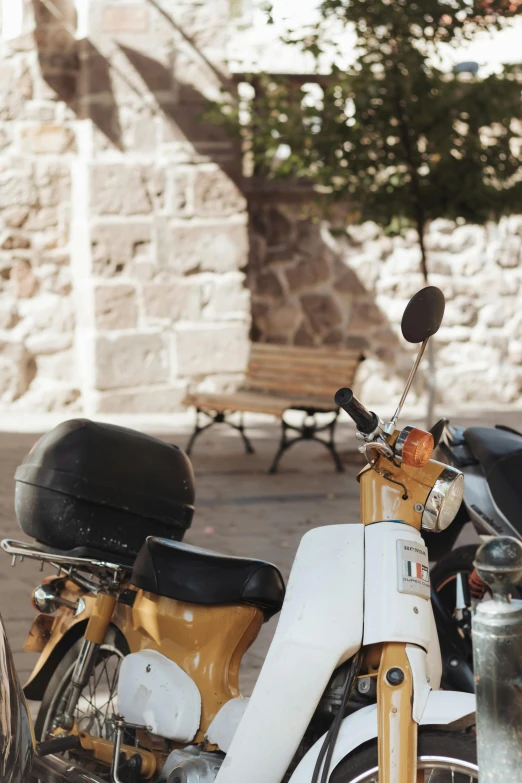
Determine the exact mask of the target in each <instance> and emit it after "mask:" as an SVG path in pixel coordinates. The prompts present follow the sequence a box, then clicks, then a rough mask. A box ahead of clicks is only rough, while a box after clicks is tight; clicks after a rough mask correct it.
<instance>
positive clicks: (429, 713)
mask: <svg viewBox="0 0 522 783" xmlns="http://www.w3.org/2000/svg"><path fill="white" fill-rule="evenodd" d="M474 713H475V696H474V695H473V694H471V693H459V692H457V691H431V692H430V694H429V696H428V700H427V702H426V708H425V710H424V713H423V715H422V719H421V722H420V725H421V726H433V725H439V726H449V725H450V724H452V723H456V722H457V721H461V720H462V719H463V718H469V719H470V721H472V716H473V715H474ZM325 736H326V735H323V736H322V737H321V738H320V739H319V740H318V741H317V742H316V743H315V745H314V746H313V747H312V748H311V749H310V750H309V751H308V753H307V754H306V756H305V757H304V758H303V759H302V760H301V763H300V764H299V766H298V767H297V769H296V770H295V772H294V774H293V775H292V777H291V778H290V783H310V780H311V779H312V775H313V771H314V767H315V764H316V761H317V757H318V755H319V751H320V750H321V747H322V745H323V742H324V738H325ZM376 738H377V705H376V704H370V706H369V707H364V708H363V709H362V710H358V711H357V712H354V713H352V715H349V716H348V717H347V718H345V719H344V720H343V722H342V724H341V728H340V731H339V737H338V739H337V743H336V745H335V750H334V754H333V758H332V765H331V770H332V771H333V770H334V769H335V767H336V766H337V765H338V764H339V763H340V762H341V761H342V760H343V759H344V758H346V756H348V755H349V754H350V753H352V752H353V751H354V750H356V749H357V748H358V747H360V746H361V745H363V744H364V743H365V742H368V741H369V740H373V739H376Z"/></svg>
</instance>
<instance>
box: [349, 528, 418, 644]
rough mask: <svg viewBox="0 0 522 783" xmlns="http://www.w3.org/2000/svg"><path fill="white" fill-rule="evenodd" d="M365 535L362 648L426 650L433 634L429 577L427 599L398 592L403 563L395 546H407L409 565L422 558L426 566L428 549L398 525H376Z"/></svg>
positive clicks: (415, 533) (410, 529)
mask: <svg viewBox="0 0 522 783" xmlns="http://www.w3.org/2000/svg"><path fill="white" fill-rule="evenodd" d="M364 531H365V552H366V555H365V558H366V564H365V576H364V581H365V586H364V640H363V644H364V645H365V646H367V645H370V644H378V643H380V642H405V643H407V644H417V645H419V647H423V648H424V649H425V650H428V648H429V646H430V642H431V638H432V631H433V621H432V614H433V613H432V609H431V602H430V600H429V573H426V580H427V590H426V593H427V597H421V596H419V595H415V594H411V593H405V592H400V581H401V579H402V573H403V571H402V567H403V563H402V562H401V561H400V558H399V550H398V542H401V541H402V542H405V544H404V546H407V545H408V546H409V548H410V551H411V554H410V555H409V556H410V557H411V562H412V563H416V561H417V560H420V559H422V558H425V560H426V563H427V549H426V546H425V544H424V541H423V540H422V537H421V535H420V533H419V532H418V531H417V530H415V528H413V527H411V526H410V525H405V524H401V523H400V522H375V523H374V524H372V525H366V526H365V527H364ZM406 542H408V544H406ZM419 581H420V580H419Z"/></svg>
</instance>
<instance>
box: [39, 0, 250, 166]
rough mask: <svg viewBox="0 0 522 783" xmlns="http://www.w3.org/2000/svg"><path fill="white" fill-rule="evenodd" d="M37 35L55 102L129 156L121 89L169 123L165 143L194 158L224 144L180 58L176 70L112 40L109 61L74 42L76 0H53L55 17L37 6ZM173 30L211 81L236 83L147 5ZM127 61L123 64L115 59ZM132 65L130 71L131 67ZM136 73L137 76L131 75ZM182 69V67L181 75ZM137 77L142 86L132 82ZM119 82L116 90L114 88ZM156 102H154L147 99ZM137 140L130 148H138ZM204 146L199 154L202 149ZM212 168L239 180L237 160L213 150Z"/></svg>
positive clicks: (163, 15)
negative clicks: (185, 147) (182, 147)
mask: <svg viewBox="0 0 522 783" xmlns="http://www.w3.org/2000/svg"><path fill="white" fill-rule="evenodd" d="M32 2H33V8H34V15H35V23H36V32H35V42H36V46H37V50H38V59H39V64H40V68H41V72H42V76H43V77H44V79H45V81H46V82H47V83H48V85H49V86H50V87H51V88H52V89H53V90H54V91H55V92H56V95H57V98H58V99H59V100H61V101H64V102H65V103H67V105H68V106H69V107H70V108H71V109H72V110H73V111H74V113H75V114H76V115H77V116H78V117H79V118H80V119H91V120H92V121H93V123H94V124H95V126H96V127H97V128H98V130H99V131H101V133H102V134H103V135H104V136H105V138H106V139H107V141H108V142H109V144H110V145H112V146H114V147H116V148H117V149H119V150H121V151H124V150H125V148H126V140H125V133H124V128H123V127H122V121H121V116H120V106H119V99H120V98H121V96H120V95H119V90H120V89H121V88H122V87H123V89H124V90H126V91H127V92H128V93H129V94H132V95H133V98H134V99H135V100H136V102H137V104H138V106H137V110H138V111H139V112H143V113H144V114H149V115H151V116H152V117H160V118H162V119H164V120H165V121H166V124H167V128H168V131H167V132H166V133H165V134H164V137H166V139H165V138H164V140H168V141H183V140H187V141H189V142H190V143H191V144H192V145H193V146H194V148H195V150H196V152H198V151H201V152H204V154H205V155H207V156H209V148H208V145H209V143H210V144H212V142H216V141H217V142H220V141H223V140H225V141H227V142H230V143H231V140H230V138H229V137H226V136H224V130H223V129H222V128H220V127H218V126H217V125H213V124H211V123H209V122H204V121H203V120H202V115H203V113H204V111H205V108H206V104H207V99H206V97H205V96H204V95H202V93H201V92H199V91H198V89H197V88H196V87H195V86H194V85H192V84H189V83H187V82H184V81H182V80H180V79H178V78H177V74H176V67H175V66H176V63H175V53H173V61H172V67H167V66H166V65H165V64H164V63H162V62H160V60H158V59H156V58H155V57H153V56H151V54H149V53H144V52H143V51H139V50H137V49H134V48H132V47H130V46H128V45H123V44H121V43H116V42H113V47H112V49H113V56H111V57H110V58H108V57H107V56H106V55H104V54H103V53H102V52H101V51H100V49H98V48H97V47H96V46H95V44H94V43H93V41H92V40H89V39H82V40H77V39H76V38H75V29H76V24H77V15H76V11H75V6H74V0H55V3H54V5H55V8H56V12H57V13H56V14H53V13H52V12H51V11H50V10H49V9H48V8H47V7H46V6H45V5H44V4H43V2H42V0H32ZM147 2H148V4H149V5H150V6H151V7H153V8H154V9H155V10H156V11H157V13H158V14H159V15H160V16H161V18H163V19H164V20H165V21H166V22H167V23H168V24H169V25H170V26H171V27H172V29H173V32H174V33H175V34H176V35H177V36H178V37H181V38H182V39H183V40H184V41H185V42H186V43H188V44H189V45H190V47H191V48H192V50H193V53H194V57H195V58H196V59H198V60H199V61H201V62H202V63H203V64H204V66H205V67H206V68H208V69H209V71H211V73H212V75H213V77H214V80H215V81H216V82H217V83H219V84H220V85H221V86H223V87H225V86H226V87H227V89H230V88H231V84H230V83H229V82H228V81H227V80H226V79H225V77H224V76H223V74H222V73H221V72H220V71H219V70H218V69H217V68H216V67H215V66H214V65H213V64H212V63H211V62H210V61H209V60H208V58H206V57H205V55H204V54H203V53H202V52H201V51H200V50H199V49H198V48H197V46H196V44H195V43H194V41H193V40H192V39H191V38H190V36H188V35H186V34H185V33H184V32H183V30H182V28H181V27H180V26H179V25H178V24H177V23H176V22H175V20H174V19H173V17H172V16H171V15H170V14H168V13H167V12H166V11H165V10H164V9H163V8H161V6H160V5H159V4H158V3H157V2H155V0H147ZM118 53H119V54H121V55H123V58H124V60H125V61H126V62H123V61H122V59H121V58H118V57H117V56H114V55H115V54H118ZM127 64H130V65H131V69H129V68H128V67H127ZM133 70H134V73H133ZM180 70H181V69H180ZM136 74H137V75H139V77H140V79H141V80H142V82H143V85H144V87H143V86H142V85H140V84H139V83H138V81H137V80H136V79H135V78H134V77H135V75H136ZM115 82H117V83H118V89H115ZM151 96H152V97H153V98H154V101H151V100H150V97H151ZM134 143H135V140H134V139H133V140H132V142H131V144H130V145H129V146H131V147H132V146H134ZM200 147H202V149H201V150H200V149H199V148H200ZM210 157H211V159H212V161H213V162H215V163H218V164H219V165H220V167H221V168H223V169H224V170H226V172H227V174H229V176H234V179H236V180H237V175H238V172H239V168H240V165H239V160H238V155H236V161H235V162H232V161H231V156H230V155H228V156H222V157H220V158H219V159H218V158H216V156H215V155H213V154H212V152H210Z"/></svg>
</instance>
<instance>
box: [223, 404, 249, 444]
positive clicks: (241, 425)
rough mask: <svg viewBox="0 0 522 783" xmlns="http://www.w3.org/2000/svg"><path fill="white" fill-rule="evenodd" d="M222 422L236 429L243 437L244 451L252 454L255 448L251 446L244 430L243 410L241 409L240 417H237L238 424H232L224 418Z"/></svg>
mask: <svg viewBox="0 0 522 783" xmlns="http://www.w3.org/2000/svg"><path fill="white" fill-rule="evenodd" d="M224 423H225V424H228V426H229V427H232V428H233V429H234V430H237V431H238V432H239V434H240V435H241V437H242V439H243V443H244V444H245V451H246V453H247V454H254V452H255V449H254V447H253V446H252V443H251V441H250V439H249V437H248V435H247V434H246V432H245V425H244V418H243V411H241V414H240V418H239V424H234V423H233V422H232V421H228V420H227V419H224Z"/></svg>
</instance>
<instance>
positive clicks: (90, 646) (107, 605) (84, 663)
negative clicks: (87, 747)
mask: <svg viewBox="0 0 522 783" xmlns="http://www.w3.org/2000/svg"><path fill="white" fill-rule="evenodd" d="M116 600H117V599H116V598H115V597H114V596H113V595H108V594H107V593H98V595H97V596H96V601H95V604H94V608H93V611H92V614H91V616H90V618H89V622H88V623H87V628H86V629H85V635H84V638H83V644H82V647H81V650H80V654H79V656H78V660H77V661H76V665H75V667H74V672H73V675H72V678H71V684H72V688H71V692H70V694H69V698H68V700H67V705H66V707H65V711H64V712H63V714H62V715H61V716H59V727H60V728H62V729H65V730H66V731H70V730H71V729H72V728H73V726H74V713H75V711H76V706H77V704H78V701H79V699H80V695H81V692H82V690H83V689H84V688H85V686H86V685H87V683H88V682H89V678H90V676H91V674H92V672H93V670H94V666H95V665H96V660H97V658H98V653H99V650H100V646H101V645H102V643H103V640H104V639H105V635H106V633H107V630H108V628H109V625H110V622H111V620H112V614H113V612H114V607H115V606H116Z"/></svg>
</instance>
